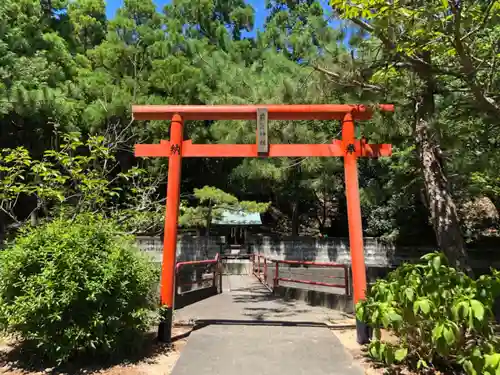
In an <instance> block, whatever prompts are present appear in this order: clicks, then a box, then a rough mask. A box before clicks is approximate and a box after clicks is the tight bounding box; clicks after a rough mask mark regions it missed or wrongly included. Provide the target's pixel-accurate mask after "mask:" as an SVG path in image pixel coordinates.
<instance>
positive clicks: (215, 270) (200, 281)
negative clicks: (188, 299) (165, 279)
mask: <svg viewBox="0 0 500 375" xmlns="http://www.w3.org/2000/svg"><path fill="white" fill-rule="evenodd" d="M188 267H191V268H192V269H193V270H195V269H197V268H198V269H199V268H203V267H212V270H211V272H204V273H201V278H197V279H196V280H192V281H190V282H183V281H181V277H180V276H181V271H182V269H183V268H188ZM196 276H198V274H197V275H196ZM217 276H218V277H217ZM175 279H176V280H175V292H176V294H177V295H182V294H185V293H189V292H193V291H196V290H201V289H206V288H217V287H218V288H219V290H220V292H222V267H221V260H220V255H219V254H218V253H217V255H216V256H215V258H214V259H207V260H194V261H187V262H178V263H177V264H176V265H175ZM208 282H210V285H208V286H207V285H206V284H207V283H208ZM217 284H218V285H217ZM194 285H196V286H200V285H201V287H197V288H190V289H189V290H185V291H182V287H186V286H194ZM179 290H181V291H179Z"/></svg>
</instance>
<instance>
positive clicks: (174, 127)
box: [158, 115, 184, 342]
mask: <svg viewBox="0 0 500 375" xmlns="http://www.w3.org/2000/svg"><path fill="white" fill-rule="evenodd" d="M183 127H184V126H183V122H182V118H181V117H180V116H179V115H174V116H173V117H172V123H171V125H170V144H171V146H170V150H171V151H170V157H169V159H168V180H167V203H166V204H167V207H166V209H165V231H164V234H163V235H164V239H163V262H162V268H161V289H160V300H161V305H162V306H163V311H162V317H161V321H160V325H159V327H158V338H159V340H160V341H162V342H170V340H171V337H172V318H173V313H174V294H175V293H174V288H175V261H176V251H177V227H178V223H179V200H180V193H181V192H180V188H181V168H182V141H183V130H184V129H183Z"/></svg>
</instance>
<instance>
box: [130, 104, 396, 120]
mask: <svg viewBox="0 0 500 375" xmlns="http://www.w3.org/2000/svg"><path fill="white" fill-rule="evenodd" d="M257 108H267V110H268V116H269V117H268V118H269V120H342V119H343V118H344V115H345V114H346V113H351V114H352V117H353V119H354V120H367V119H369V118H371V116H372V113H373V109H372V108H370V107H368V106H365V105H361V104H314V105H309V104H272V105H269V104H262V105H134V106H132V114H133V118H134V120H171V119H172V116H173V115H180V116H181V117H182V119H183V120H184V121H186V120H256V119H257ZM376 108H378V109H379V110H381V111H385V112H393V111H394V105H392V104H379V105H377V106H376Z"/></svg>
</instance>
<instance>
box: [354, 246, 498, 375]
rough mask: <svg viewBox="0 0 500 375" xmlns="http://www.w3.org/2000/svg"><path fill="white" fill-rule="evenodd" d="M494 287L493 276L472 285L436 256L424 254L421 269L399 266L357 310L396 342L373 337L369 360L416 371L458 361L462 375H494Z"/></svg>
mask: <svg viewBox="0 0 500 375" xmlns="http://www.w3.org/2000/svg"><path fill="white" fill-rule="evenodd" d="M499 286H500V278H499V277H498V272H496V271H494V272H492V274H491V275H483V276H481V278H480V279H478V280H477V281H474V280H472V279H470V278H468V277H467V276H465V275H464V274H462V273H460V272H458V271H457V270H456V269H454V268H451V267H449V266H448V265H447V261H446V259H445V258H444V257H443V255H442V254H440V253H429V254H426V255H425V256H423V257H422V263H421V264H404V265H401V266H400V267H398V269H396V270H395V271H394V272H392V273H390V274H389V275H388V277H387V279H386V280H378V281H377V282H376V283H375V285H373V286H372V288H371V289H370V290H369V293H368V295H367V298H366V300H365V301H363V302H360V303H359V304H358V306H357V308H356V310H357V311H356V312H357V315H356V316H357V318H358V319H361V320H362V321H365V322H367V323H368V324H370V325H372V326H373V327H384V328H385V329H388V330H390V331H391V332H392V333H394V334H395V335H396V336H397V337H398V339H399V340H398V343H397V344H389V343H386V342H383V341H381V335H380V333H378V334H377V335H376V336H375V338H376V339H375V340H372V342H371V343H370V345H369V354H370V356H372V357H373V358H375V359H376V360H378V361H382V362H385V363H386V364H388V365H391V364H393V363H394V362H400V361H406V363H407V364H408V365H410V366H416V367H417V368H422V367H428V366H431V365H432V364H436V363H441V362H440V361H441V360H444V361H454V358H458V363H459V364H460V365H461V366H462V367H463V369H464V370H465V371H466V372H467V374H490V373H491V374H495V371H500V368H499V367H498V360H497V358H498V357H497V356H498V352H499V350H500V343H499V342H498V340H497V339H496V338H495V333H494V330H493V329H492V326H491V322H492V319H493V315H492V310H491V308H492V306H493V302H494V299H495V298H496V297H498V296H499V295H500V290H499ZM388 290H390V291H388ZM491 291H495V292H494V293H493V292H491ZM393 296H396V298H394V297H393ZM376 329H378V328H376ZM476 342H477V343H478V344H477V345H476V344H473V343H476ZM479 343H480V344H479ZM464 344H465V345H464Z"/></svg>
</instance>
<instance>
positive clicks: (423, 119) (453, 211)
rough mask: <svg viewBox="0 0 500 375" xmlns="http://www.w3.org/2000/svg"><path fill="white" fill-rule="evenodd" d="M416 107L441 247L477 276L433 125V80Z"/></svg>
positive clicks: (432, 213)
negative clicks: (473, 270) (469, 255)
mask: <svg viewBox="0 0 500 375" xmlns="http://www.w3.org/2000/svg"><path fill="white" fill-rule="evenodd" d="M427 86H428V87H427V88H426V90H425V91H424V93H423V94H422V96H421V97H420V98H419V100H418V103H417V105H416V108H415V137H416V144H417V148H418V157H419V161H420V165H421V168H422V172H423V177H424V184H425V192H426V198H427V206H428V208H429V212H430V216H431V220H432V225H433V227H434V232H435V234H436V240H437V244H438V246H439V248H440V249H441V250H442V251H443V253H444V254H445V255H446V256H447V257H448V260H449V262H450V264H451V265H452V266H453V267H456V268H457V269H460V270H462V271H464V272H465V273H466V274H468V275H469V276H473V272H472V268H471V267H470V264H469V257H468V254H467V249H466V247H465V243H464V239H463V235H462V231H461V228H460V221H459V218H458V214H457V208H456V205H455V202H454V200H453V196H452V194H451V188H450V184H449V182H448V179H447V178H446V172H445V170H444V166H443V160H442V158H441V149H440V145H439V141H438V140H437V134H434V132H433V131H432V129H431V124H430V121H431V119H432V116H433V114H434V90H433V87H432V84H431V83H428V84H427Z"/></svg>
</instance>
